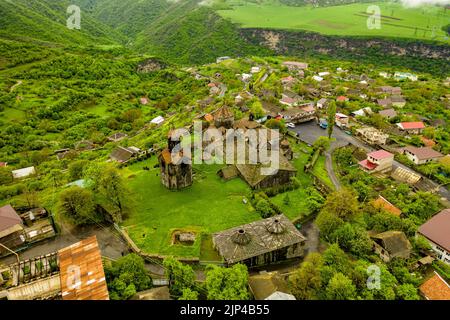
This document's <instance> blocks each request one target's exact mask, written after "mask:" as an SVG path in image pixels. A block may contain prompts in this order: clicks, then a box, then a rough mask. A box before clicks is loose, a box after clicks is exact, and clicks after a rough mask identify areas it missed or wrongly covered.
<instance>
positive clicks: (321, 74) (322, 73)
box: [318, 71, 330, 78]
mask: <svg viewBox="0 0 450 320" xmlns="http://www.w3.org/2000/svg"><path fill="white" fill-rule="evenodd" d="M318 75H319V77H322V78H323V77H326V76H329V75H330V73H329V72H328V71H322V72H319V73H318Z"/></svg>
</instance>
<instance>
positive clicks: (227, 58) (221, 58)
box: [216, 56, 231, 63]
mask: <svg viewBox="0 0 450 320" xmlns="http://www.w3.org/2000/svg"><path fill="white" fill-rule="evenodd" d="M226 60H231V57H229V56H224V57H218V58H217V59H216V63H221V62H223V61H226Z"/></svg>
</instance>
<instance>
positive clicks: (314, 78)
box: [312, 76, 323, 82]
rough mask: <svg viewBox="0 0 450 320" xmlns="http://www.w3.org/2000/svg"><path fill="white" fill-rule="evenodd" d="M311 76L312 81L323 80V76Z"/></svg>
mask: <svg viewBox="0 0 450 320" xmlns="http://www.w3.org/2000/svg"><path fill="white" fill-rule="evenodd" d="M312 78H313V80H314V81H317V82H321V81H323V78H322V77H320V76H313V77H312Z"/></svg>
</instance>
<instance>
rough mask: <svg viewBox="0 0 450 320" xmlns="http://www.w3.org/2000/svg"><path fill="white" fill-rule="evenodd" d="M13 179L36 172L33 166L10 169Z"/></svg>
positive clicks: (26, 176)
mask: <svg viewBox="0 0 450 320" xmlns="http://www.w3.org/2000/svg"><path fill="white" fill-rule="evenodd" d="M11 173H12V175H13V178H14V179H24V178H28V177H29V176H32V175H35V174H36V169H35V168H34V167H27V168H22V169H18V170H13V171H11Z"/></svg>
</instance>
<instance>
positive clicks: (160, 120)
mask: <svg viewBox="0 0 450 320" xmlns="http://www.w3.org/2000/svg"><path fill="white" fill-rule="evenodd" d="M163 122H164V118H163V117H162V116H157V117H155V118H153V119H152V120H151V121H150V123H151V124H155V125H157V126H159V125H160V124H162V123H163Z"/></svg>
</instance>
